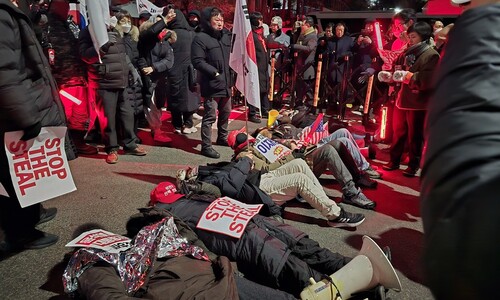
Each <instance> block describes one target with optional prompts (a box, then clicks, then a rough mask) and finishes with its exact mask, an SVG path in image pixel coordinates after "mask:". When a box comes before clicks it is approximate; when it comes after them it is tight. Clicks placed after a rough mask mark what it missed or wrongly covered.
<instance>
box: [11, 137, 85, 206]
mask: <svg viewBox="0 0 500 300" xmlns="http://www.w3.org/2000/svg"><path fill="white" fill-rule="evenodd" d="M23 133H24V132H23V131H22V130H21V131H11V132H6V133H5V144H4V147H5V153H6V154H7V160H8V162H9V166H10V168H9V169H10V176H11V179H12V183H13V185H14V190H15V191H16V195H17V198H18V199H19V203H20V204H21V207H27V206H30V205H33V204H36V203H40V202H43V201H45V200H48V199H52V198H54V197H57V196H61V195H64V194H67V193H69V192H72V191H75V190H76V186H75V183H74V182H73V177H72V176H71V171H70V169H69V164H68V159H67V158H66V152H65V151H64V140H65V135H66V127H43V128H42V130H41V131H40V134H39V135H38V136H37V137H36V138H34V139H31V140H28V141H21V137H22V136H23Z"/></svg>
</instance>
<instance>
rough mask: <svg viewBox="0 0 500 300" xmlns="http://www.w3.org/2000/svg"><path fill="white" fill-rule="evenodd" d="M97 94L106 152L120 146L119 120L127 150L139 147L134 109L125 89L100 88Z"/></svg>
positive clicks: (124, 145)
mask: <svg viewBox="0 0 500 300" xmlns="http://www.w3.org/2000/svg"><path fill="white" fill-rule="evenodd" d="M97 94H98V95H99V97H97V99H96V106H97V111H98V114H97V116H98V118H99V125H100V127H101V131H102V132H101V134H102V137H103V140H104V145H105V147H106V152H107V153H109V152H111V151H116V150H118V148H119V147H120V145H119V144H118V134H117V130H116V122H117V121H118V120H119V121H120V122H121V125H122V126H121V127H122V130H123V132H122V135H123V136H122V142H123V148H124V149H125V150H128V149H135V148H137V144H136V143H135V141H136V135H135V132H134V111H133V108H132V106H131V104H130V101H127V99H126V98H125V97H126V93H125V91H124V90H123V89H109V90H107V89H106V90H105V89H98V90H97Z"/></svg>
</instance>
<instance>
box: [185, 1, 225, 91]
mask: <svg viewBox="0 0 500 300" xmlns="http://www.w3.org/2000/svg"><path fill="white" fill-rule="evenodd" d="M212 9H213V7H207V8H205V9H204V10H203V12H202V17H201V23H200V26H201V28H202V31H201V32H200V33H198V34H197V35H196V36H195V37H194V39H193V44H192V45H191V61H192V62H193V66H194V67H195V69H196V70H198V72H199V74H200V88H201V96H202V97H205V98H207V97H230V96H231V87H232V86H233V85H234V79H233V76H232V71H231V69H230V67H229V53H230V51H231V32H229V31H228V30H227V29H225V28H224V29H222V31H215V30H214V29H213V28H212V26H211V25H210V12H211V10H212ZM216 73H219V74H220V75H219V76H215V75H216Z"/></svg>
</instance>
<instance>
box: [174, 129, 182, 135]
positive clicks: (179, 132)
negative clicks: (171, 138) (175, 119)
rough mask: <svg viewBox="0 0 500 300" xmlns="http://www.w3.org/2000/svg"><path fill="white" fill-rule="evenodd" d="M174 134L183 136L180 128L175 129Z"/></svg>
mask: <svg viewBox="0 0 500 300" xmlns="http://www.w3.org/2000/svg"><path fill="white" fill-rule="evenodd" d="M174 133H177V134H181V133H182V132H181V130H180V129H178V128H174Z"/></svg>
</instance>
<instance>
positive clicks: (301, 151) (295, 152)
mask: <svg viewBox="0 0 500 300" xmlns="http://www.w3.org/2000/svg"><path fill="white" fill-rule="evenodd" d="M305 149H306V148H305V147H302V148H301V149H295V150H293V151H292V155H293V157H295V158H302V159H304V158H305V157H306V156H305V155H304V151H305Z"/></svg>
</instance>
